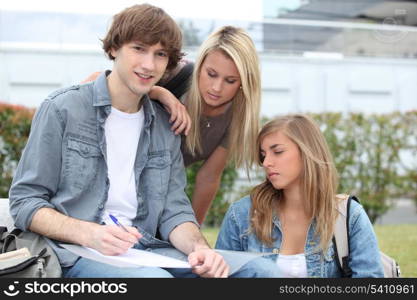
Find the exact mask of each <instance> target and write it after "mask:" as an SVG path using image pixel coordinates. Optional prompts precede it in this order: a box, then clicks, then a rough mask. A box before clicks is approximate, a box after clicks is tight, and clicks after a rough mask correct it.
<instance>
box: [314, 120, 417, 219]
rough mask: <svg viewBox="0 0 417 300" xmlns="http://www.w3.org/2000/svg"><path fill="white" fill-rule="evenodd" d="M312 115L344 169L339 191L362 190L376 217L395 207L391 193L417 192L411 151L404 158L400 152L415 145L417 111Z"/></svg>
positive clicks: (338, 165)
mask: <svg viewBox="0 0 417 300" xmlns="http://www.w3.org/2000/svg"><path fill="white" fill-rule="evenodd" d="M312 117H313V118H314V119H315V120H316V121H317V122H318V123H319V124H320V127H321V128H322V131H323V133H324V135H325V137H326V139H327V141H328V143H329V146H330V149H331V152H332V153H333V156H334V159H335V164H336V168H337V170H338V172H339V175H340V187H339V192H340V193H353V194H355V195H357V196H358V197H359V198H360V199H361V202H362V204H363V205H364V208H365V210H366V211H367V213H368V215H369V218H370V219H371V221H372V222H375V220H376V219H377V218H378V217H380V216H381V215H383V214H384V213H385V212H386V211H387V210H388V209H389V208H390V206H391V204H392V203H390V199H395V198H398V197H410V196H411V197H415V195H416V192H415V189H413V187H412V184H410V183H411V182H414V184H415V180H414V181H413V179H412V176H413V174H407V172H410V171H411V170H415V166H414V168H410V170H408V169H407V168H406V167H405V165H406V164H409V163H410V159H411V157H410V156H408V157H406V158H402V157H401V154H411V152H412V151H414V152H415V151H416V143H415V134H414V135H413V134H411V132H413V131H412V127H415V122H416V117H417V113H416V112H408V113H398V112H395V113H392V114H386V115H375V114H373V115H364V114H359V113H351V114H346V115H342V114H335V113H325V114H313V115H312ZM414 130H415V128H414ZM414 132H416V131H414ZM411 137H413V138H414V141H412V139H413V138H411ZM407 151H408V153H407ZM414 157H415V156H414ZM412 163H414V164H415V161H414V162H412ZM414 175H415V174H414Z"/></svg>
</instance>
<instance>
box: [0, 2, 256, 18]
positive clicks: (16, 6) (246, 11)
mask: <svg viewBox="0 0 417 300" xmlns="http://www.w3.org/2000/svg"><path fill="white" fill-rule="evenodd" d="M139 3H150V4H153V5H155V6H159V7H161V8H163V9H164V10H165V11H166V12H167V13H168V14H170V15H171V16H172V17H174V18H186V17H193V18H217V19H229V20H230V19H232V20H247V21H249V20H250V21H259V20H261V19H262V7H263V5H262V0H252V1H243V0H210V1H190V0H147V1H140V0H117V1H104V0H72V1H57V0H35V1H34V0H13V1H10V0H0V10H29V11H51V12H71V13H74V12H78V13H79V12H82V13H95V14H111V15H113V14H115V13H117V12H119V11H121V10H122V9H124V8H126V7H128V6H131V5H133V4H139Z"/></svg>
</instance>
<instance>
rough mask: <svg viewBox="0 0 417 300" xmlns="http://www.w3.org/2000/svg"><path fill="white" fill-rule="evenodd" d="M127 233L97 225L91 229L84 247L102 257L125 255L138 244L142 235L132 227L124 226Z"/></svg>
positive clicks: (113, 227)
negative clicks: (102, 255) (91, 249)
mask: <svg viewBox="0 0 417 300" xmlns="http://www.w3.org/2000/svg"><path fill="white" fill-rule="evenodd" d="M126 229H127V230H128V231H129V232H126V231H124V230H123V229H122V228H120V227H119V226H115V225H98V224H97V226H94V227H93V230H92V231H91V234H89V239H88V240H87V244H86V246H87V247H89V248H93V249H95V250H97V251H99V252H100V253H102V254H104V255H119V254H123V253H126V251H127V250H129V248H131V247H132V246H133V245H134V244H136V243H137V242H138V240H139V239H140V238H141V237H142V235H141V234H140V233H139V232H138V230H137V229H136V228H134V227H129V226H126Z"/></svg>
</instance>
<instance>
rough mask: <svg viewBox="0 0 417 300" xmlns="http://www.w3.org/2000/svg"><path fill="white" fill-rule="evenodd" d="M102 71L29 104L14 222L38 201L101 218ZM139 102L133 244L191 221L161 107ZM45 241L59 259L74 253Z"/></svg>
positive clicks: (66, 262)
mask: <svg viewBox="0 0 417 300" xmlns="http://www.w3.org/2000/svg"><path fill="white" fill-rule="evenodd" d="M108 74H110V71H107V72H105V73H102V74H101V75H100V77H99V78H97V80H96V81H94V82H91V83H88V84H85V85H77V86H72V87H69V88H65V89H60V90H58V91H56V92H54V93H52V94H51V95H49V96H48V98H47V99H46V100H45V101H44V102H43V103H42V104H41V106H40V107H39V109H38V110H37V112H36V114H35V116H34V119H33V122H32V128H31V133H30V136H29V139H28V142H27V145H26V147H25V149H24V151H23V153H22V157H21V159H20V162H19V165H18V167H17V171H16V175H15V176H14V178H13V183H12V187H11V189H10V193H9V198H10V213H11V215H12V217H13V218H14V221H15V226H16V227H17V228H20V229H22V230H28V227H29V225H30V224H31V221H32V217H33V215H34V214H35V213H36V211H37V210H38V209H40V208H43V207H49V208H53V209H55V210H57V211H59V212H61V213H63V214H64V215H68V216H71V217H73V218H77V219H80V220H85V221H89V222H95V223H101V220H102V214H103V212H104V206H105V203H106V201H107V196H108V190H109V179H108V176H107V163H106V139H105V134H104V124H105V121H106V118H107V117H108V115H109V114H110V111H111V99H110V95H109V91H108V88H107V80H106V76H107V75H108ZM142 103H143V109H144V114H145V121H144V126H143V129H142V134H141V136H140V140H139V143H138V149H137V153H136V160H135V164H134V172H135V180H136V195H137V201H138V209H137V215H136V217H135V219H134V220H133V226H135V227H137V228H138V229H139V231H140V232H141V233H142V234H143V236H144V237H143V238H142V239H141V240H140V242H139V243H138V244H137V245H136V247H138V248H143V249H147V248H158V247H169V246H170V244H169V243H168V242H167V241H168V236H169V234H170V232H171V231H172V230H173V229H174V228H175V227H176V226H178V225H180V224H182V223H184V222H193V223H195V224H197V222H196V219H195V216H194V212H193V210H192V208H191V205H190V201H189V199H188V198H187V196H186V194H185V192H184V188H185V185H186V178H185V171H184V163H183V158H182V155H181V151H180V143H181V139H180V137H179V136H175V135H174V134H173V133H172V131H171V130H170V124H169V115H168V114H167V113H166V111H165V110H164V109H163V108H162V107H161V106H160V105H159V104H157V103H155V102H153V101H150V100H149V98H148V96H147V95H145V96H144V99H143V100H142ZM156 236H158V237H160V239H157V238H156ZM48 241H49V242H50V244H51V246H52V247H53V249H54V250H55V252H56V253H57V255H58V257H59V259H60V262H61V265H62V266H64V267H68V266H71V265H73V264H74V262H75V260H76V259H77V256H75V255H73V254H72V253H70V252H69V251H67V250H65V249H63V248H61V247H59V246H58V245H57V243H58V242H57V241H52V240H48Z"/></svg>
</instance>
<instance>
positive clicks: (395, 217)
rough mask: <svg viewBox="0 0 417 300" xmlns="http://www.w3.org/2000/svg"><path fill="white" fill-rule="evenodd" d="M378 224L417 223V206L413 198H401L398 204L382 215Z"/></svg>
mask: <svg viewBox="0 0 417 300" xmlns="http://www.w3.org/2000/svg"><path fill="white" fill-rule="evenodd" d="M375 223H376V224H381V225H389V224H417V206H416V205H415V204H414V202H413V201H412V200H408V199H399V200H396V205H395V207H393V208H392V209H390V210H389V211H388V212H387V213H386V214H385V215H383V216H382V217H380V218H379V219H378V220H377V221H376V222H375Z"/></svg>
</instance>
